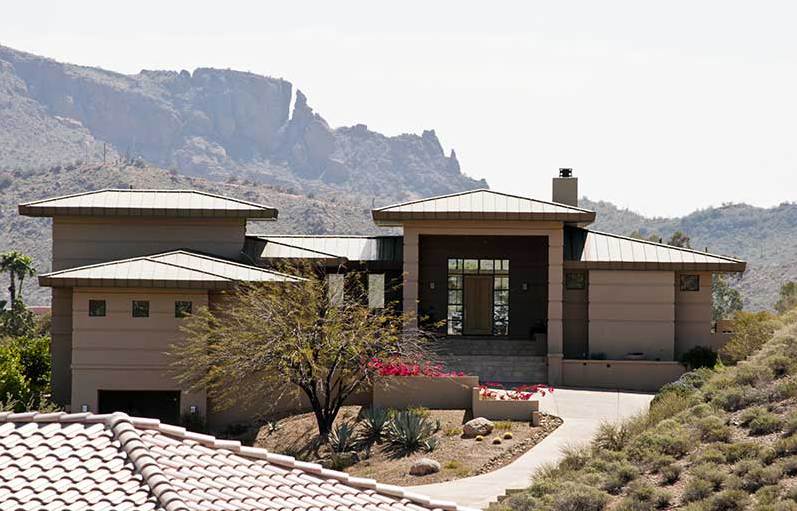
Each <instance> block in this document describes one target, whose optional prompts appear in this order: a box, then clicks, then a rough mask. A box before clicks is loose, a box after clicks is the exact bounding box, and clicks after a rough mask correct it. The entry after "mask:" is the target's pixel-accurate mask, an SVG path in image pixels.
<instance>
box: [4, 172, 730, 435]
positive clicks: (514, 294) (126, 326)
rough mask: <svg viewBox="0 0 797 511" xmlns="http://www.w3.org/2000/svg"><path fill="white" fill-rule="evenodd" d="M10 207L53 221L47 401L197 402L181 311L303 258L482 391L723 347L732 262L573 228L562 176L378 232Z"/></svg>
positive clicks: (224, 205)
mask: <svg viewBox="0 0 797 511" xmlns="http://www.w3.org/2000/svg"><path fill="white" fill-rule="evenodd" d="M19 211H20V214H23V215H29V216H40V217H42V216H44V217H52V218H53V223H52V229H53V263H52V269H53V271H52V272H51V273H47V274H44V275H41V276H40V277H39V283H40V285H43V286H49V287H51V288H52V293H53V300H52V310H53V344H52V354H53V355H52V356H53V388H54V399H55V400H56V401H57V402H58V403H61V404H64V405H69V406H71V409H72V410H73V411H81V410H84V411H99V412H100V413H104V412H110V411H115V410H125V411H130V412H132V413H134V414H136V415H144V416H157V417H162V418H165V419H167V420H174V419H175V418H176V416H177V415H178V414H180V413H185V412H187V411H194V412H197V413H205V410H206V405H207V403H206V399H205V396H204V395H191V394H189V393H186V392H183V391H181V390H180V388H179V386H177V385H176V384H175V382H174V381H172V379H171V378H170V377H169V376H168V375H167V374H166V373H167V364H168V360H167V359H166V357H165V356H164V354H163V351H164V349H165V347H166V346H168V345H169V344H170V343H171V342H172V341H173V340H174V339H175V337H176V336H177V335H179V330H178V329H179V324H180V318H181V317H182V316H183V315H185V314H186V313H190V312H191V311H192V310H194V309H195V308H197V307H200V306H204V305H208V306H211V307H212V306H223V305H222V301H221V300H220V297H222V296H223V294H224V293H225V292H226V291H227V290H229V289H231V288H232V287H234V285H235V284H236V282H241V281H257V282H271V283H274V284H275V285H280V284H281V283H283V282H289V281H291V280H292V279H295V278H296V277H295V276H290V275H285V274H282V273H279V272H277V271H275V270H274V269H273V268H274V266H275V265H276V264H277V263H279V262H283V261H290V260H308V259H309V260H313V261H315V262H317V263H318V264H319V265H321V266H323V267H324V268H325V270H326V274H327V278H328V279H331V280H332V282H333V284H334V282H339V283H342V280H341V279H344V278H345V274H346V272H347V271H349V270H352V269H357V270H364V271H366V272H367V273H368V288H369V304H370V305H371V306H372V307H384V306H386V305H388V304H398V305H397V306H398V307H401V308H403V310H404V311H406V312H407V313H409V314H412V315H414V316H415V317H416V318H417V321H419V322H421V323H422V326H424V327H427V328H434V329H436V333H437V334H438V335H437V337H438V339H437V341H436V343H435V349H436V350H438V352H439V354H440V357H441V358H442V359H443V360H444V361H446V362H447V365H448V366H449V367H450V368H452V369H457V370H463V371H465V372H468V373H471V374H475V375H478V376H480V377H481V379H482V381H502V382H518V383H542V382H547V383H549V384H552V385H560V386H561V385H566V386H585V387H609V388H630V389H653V388H656V387H657V386H660V385H661V384H663V383H665V382H667V381H671V380H672V379H674V378H676V377H677V376H678V375H680V374H681V373H682V372H683V366H682V365H681V364H680V363H678V362H677V361H678V359H679V357H680V356H681V355H682V354H683V353H685V352H686V351H688V350H689V349H691V348H692V347H695V346H711V347H713V348H718V347H719V346H721V345H722V343H723V342H725V340H726V338H727V334H724V333H722V332H717V333H715V332H714V331H713V329H712V297H711V279H712V274H713V273H717V272H742V271H744V269H745V265H746V263H745V262H744V261H740V260H738V259H734V258H730V257H726V256H721V255H716V254H710V253H706V252H700V251H696V250H689V249H684V248H677V247H671V246H667V245H662V244H659V243H653V242H649V241H643V240H637V239H631V238H627V237H623V236H619V235H615V234H608V233H602V232H597V231H593V230H590V229H589V228H588V226H589V224H590V223H592V222H593V221H594V220H595V213H594V212H592V211H588V210H585V209H583V208H579V207H578V184H577V179H576V178H575V177H572V174H571V173H570V171H569V169H563V170H562V171H561V172H560V176H559V177H556V178H554V180H553V194H552V200H550V201H545V200H538V199H532V198H527V197H520V196H515V195H509V194H504V193H499V192H495V191H491V190H474V191H468V192H463V193H457V194H452V195H447V196H443V197H433V198H429V199H422V200H417V201H412V202H407V203H402V204H396V205H391V206H386V207H382V208H378V209H374V210H373V211H372V215H373V219H374V222H376V224H377V225H380V226H385V227H394V228H395V227H399V228H400V229H401V232H402V234H398V235H395V234H390V235H385V236H303V235H293V236H276V235H269V234H257V233H248V232H247V220H248V219H257V220H274V221H275V220H277V216H278V212H277V211H276V210H275V209H273V208H269V207H267V206H262V205H259V204H253V203H249V202H245V201H240V200H237V199H232V198H228V197H220V196H215V195H210V194H207V193H203V192H197V191H182V190H100V191H95V192H89V193H84V194H78V195H72V196H67V197H58V198H53V199H45V200H40V201H36V202H31V203H27V204H21V205H20V206H19ZM333 287H334V286H333ZM341 288H342V286H341ZM440 325H442V326H440Z"/></svg>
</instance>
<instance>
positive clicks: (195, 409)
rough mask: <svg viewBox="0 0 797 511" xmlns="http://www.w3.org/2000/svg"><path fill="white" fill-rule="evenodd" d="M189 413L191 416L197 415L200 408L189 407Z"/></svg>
mask: <svg viewBox="0 0 797 511" xmlns="http://www.w3.org/2000/svg"><path fill="white" fill-rule="evenodd" d="M188 412H189V413H190V414H191V415H196V414H197V412H199V408H198V407H197V405H191V406H189V407H188Z"/></svg>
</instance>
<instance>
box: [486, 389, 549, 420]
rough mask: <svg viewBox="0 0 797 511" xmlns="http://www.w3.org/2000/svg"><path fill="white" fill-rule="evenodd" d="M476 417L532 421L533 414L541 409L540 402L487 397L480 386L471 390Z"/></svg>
mask: <svg viewBox="0 0 797 511" xmlns="http://www.w3.org/2000/svg"><path fill="white" fill-rule="evenodd" d="M471 402H472V405H471V406H472V407H473V416H474V417H484V418H485V419H490V420H511V421H526V422H528V421H532V419H533V417H532V414H533V413H534V412H538V411H539V410H540V402H539V401H535V400H529V401H523V400H510V399H506V400H499V399H485V398H482V396H481V395H480V394H479V389H478V388H473V389H472V390H471Z"/></svg>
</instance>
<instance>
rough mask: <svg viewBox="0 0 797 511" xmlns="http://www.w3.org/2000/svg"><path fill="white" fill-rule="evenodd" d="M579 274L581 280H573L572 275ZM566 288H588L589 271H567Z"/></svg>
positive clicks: (575, 289)
mask: <svg viewBox="0 0 797 511" xmlns="http://www.w3.org/2000/svg"><path fill="white" fill-rule="evenodd" d="M576 275H578V276H579V277H581V278H580V282H573V281H572V280H571V277H574V276H576ZM565 289H567V290H570V291H583V290H585V289H587V272H585V271H566V272H565Z"/></svg>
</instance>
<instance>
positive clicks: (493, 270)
mask: <svg viewBox="0 0 797 511" xmlns="http://www.w3.org/2000/svg"><path fill="white" fill-rule="evenodd" d="M446 268H447V273H446V283H447V284H446V334H447V335H452V336H461V335H465V334H464V327H465V276H467V275H490V276H492V278H493V296H492V314H491V316H492V327H491V330H492V336H493V337H507V336H509V326H510V321H509V314H510V301H511V298H510V297H511V292H510V282H509V259H503V258H473V257H449V258H447V261H446ZM452 297H453V298H454V300H453V301H452ZM498 297H502V298H505V299H502V300H498V299H497V298H498Z"/></svg>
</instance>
